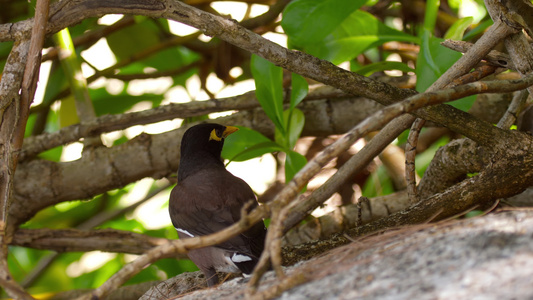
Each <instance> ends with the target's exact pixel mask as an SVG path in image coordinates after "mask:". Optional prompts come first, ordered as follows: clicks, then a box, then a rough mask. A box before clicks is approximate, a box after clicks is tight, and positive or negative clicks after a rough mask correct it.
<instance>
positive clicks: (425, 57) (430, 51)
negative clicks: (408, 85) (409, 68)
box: [416, 31, 462, 92]
mask: <svg viewBox="0 0 533 300" xmlns="http://www.w3.org/2000/svg"><path fill="white" fill-rule="evenodd" d="M442 41H443V40H442V39H439V38H436V37H433V36H431V33H430V32H428V31H424V33H423V34H422V43H421V45H420V54H419V55H418V59H417V62H416V77H417V79H418V80H417V83H416V90H417V91H419V92H423V91H425V90H426V89H427V88H428V87H429V86H430V85H431V84H433V82H435V81H436V80H437V78H439V77H440V76H441V75H442V74H444V72H446V70H448V69H449V68H450V67H451V66H452V65H453V64H454V63H455V62H456V61H457V60H458V59H459V58H460V57H461V56H462V54H461V53H458V52H455V51H453V50H450V49H448V48H446V47H444V46H442V45H441V44H440V43H441V42H442Z"/></svg>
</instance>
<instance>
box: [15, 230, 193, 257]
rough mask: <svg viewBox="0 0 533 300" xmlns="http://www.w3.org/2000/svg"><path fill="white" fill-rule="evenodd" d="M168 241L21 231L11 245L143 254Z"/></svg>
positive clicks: (119, 233)
mask: <svg viewBox="0 0 533 300" xmlns="http://www.w3.org/2000/svg"><path fill="white" fill-rule="evenodd" d="M168 241H169V240H168V239H163V238H155V237H150V236H147V235H144V234H139V233H134V232H130V231H123V230H115V229H98V230H77V229H56V230H51V229H18V230H17V231H16V232H15V235H14V236H13V242H12V245H13V246H21V247H29V248H34V249H42V250H52V251H56V252H72V251H83V252H88V251H95V250H99V251H105V252H120V253H131V254H143V253H145V252H146V251H148V250H150V249H152V248H153V247H156V246H160V245H163V244H165V243H167V242H168ZM180 258H185V256H184V255H182V256H180Z"/></svg>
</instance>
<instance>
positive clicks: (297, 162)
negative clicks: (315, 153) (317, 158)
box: [285, 150, 307, 182]
mask: <svg viewBox="0 0 533 300" xmlns="http://www.w3.org/2000/svg"><path fill="white" fill-rule="evenodd" d="M286 154H287V157H286V159H285V182H289V181H291V180H292V178H293V177H294V175H296V173H298V171H300V170H301V169H302V168H303V167H304V166H305V164H306V163H307V159H306V158H305V156H303V155H301V154H300V153H298V152H296V151H292V150H290V151H287V152H286Z"/></svg>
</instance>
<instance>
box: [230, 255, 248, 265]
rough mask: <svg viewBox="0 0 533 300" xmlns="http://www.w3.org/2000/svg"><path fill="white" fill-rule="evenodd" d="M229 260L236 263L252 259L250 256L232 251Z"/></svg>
mask: <svg viewBox="0 0 533 300" xmlns="http://www.w3.org/2000/svg"><path fill="white" fill-rule="evenodd" d="M231 260H232V261H233V262H236V263H241V262H244V261H250V260H252V258H251V257H249V256H246V255H244V254H239V253H234V254H233V256H232V257H231Z"/></svg>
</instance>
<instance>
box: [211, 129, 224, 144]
mask: <svg viewBox="0 0 533 300" xmlns="http://www.w3.org/2000/svg"><path fill="white" fill-rule="evenodd" d="M209 140H210V141H211V140H214V141H217V142H220V141H222V133H221V132H220V130H216V129H213V130H212V131H211V135H210V136H209Z"/></svg>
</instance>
